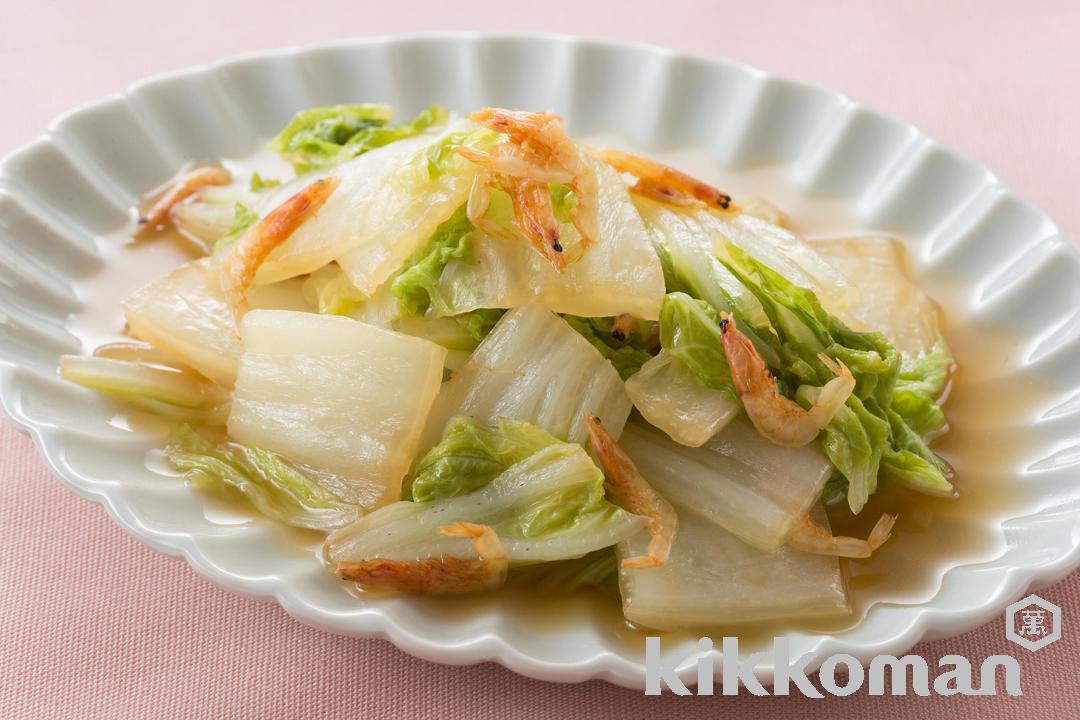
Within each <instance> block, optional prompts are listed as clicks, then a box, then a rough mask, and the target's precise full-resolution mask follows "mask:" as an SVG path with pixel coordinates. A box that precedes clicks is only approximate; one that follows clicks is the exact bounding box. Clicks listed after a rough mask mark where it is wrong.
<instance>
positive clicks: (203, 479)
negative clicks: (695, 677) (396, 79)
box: [60, 105, 956, 629]
mask: <svg viewBox="0 0 1080 720" xmlns="http://www.w3.org/2000/svg"><path fill="white" fill-rule="evenodd" d="M270 148H271V149H272V151H273V152H275V153H277V154H278V155H279V156H280V157H281V158H282V159H284V160H285V161H287V162H288V163H290V164H291V165H292V172H291V173H290V174H291V175H292V177H280V178H264V177H262V176H260V175H258V174H255V175H252V176H251V177H239V176H237V175H236V174H235V173H232V172H229V171H228V170H226V169H225V167H223V166H221V165H218V164H210V165H204V166H197V167H194V168H193V169H190V170H189V171H188V172H186V173H185V174H183V175H182V176H181V177H179V178H178V179H177V180H176V181H175V183H174V184H172V185H171V186H170V187H168V188H167V189H166V190H165V191H164V192H163V193H161V194H159V196H158V197H157V198H156V200H155V201H153V202H151V203H148V205H149V207H148V208H146V209H145V210H144V212H143V214H142V219H141V223H140V226H139V228H138V229H137V230H136V231H135V233H134V237H133V239H132V242H135V243H153V242H158V243H165V242H176V241H178V240H180V239H182V240H183V241H184V242H188V243H194V244H196V245H197V246H198V247H199V248H200V255H201V256H200V257H198V258H196V259H193V260H192V261H190V262H188V263H186V264H184V265H181V266H180V267H176V268H175V269H174V270H173V271H172V272H171V273H169V274H168V275H166V276H165V277H162V278H160V279H157V280H155V281H154V282H151V283H150V284H149V285H147V286H146V287H144V288H142V289H141V290H139V291H138V292H136V293H135V294H134V295H132V296H131V297H129V298H128V299H127V300H126V301H125V302H124V303H123V313H124V316H125V318H126V322H127V325H126V334H127V336H128V337H127V339H125V340H124V341H123V342H114V343H110V344H107V345H104V346H102V347H99V348H97V350H96V351H95V352H94V353H93V354H92V355H90V356H67V357H64V358H63V359H62V360H61V364H60V372H61V373H62V374H63V376H64V377H66V378H68V379H69V380H72V381H74V382H77V383H80V384H82V385H85V386H88V387H91V388H94V389H96V390H99V391H101V392H104V393H107V394H109V395H111V396H114V397H115V398H117V399H119V400H121V401H124V402H127V403H129V404H130V405H132V406H135V407H136V408H137V409H138V410H141V411H146V412H150V413H154V414H156V415H159V416H163V417H164V418H167V419H168V422H169V424H170V426H175V427H174V430H173V431H172V433H171V435H170V438H169V440H168V445H167V447H166V448H165V453H166V456H167V457H168V459H169V461H170V462H171V463H172V464H173V466H174V467H175V468H176V469H177V470H178V471H179V472H181V473H182V474H183V475H184V476H185V477H186V478H187V480H188V482H190V483H191V484H192V485H194V486H197V487H198V488H200V489H201V490H204V491H206V492H212V493H215V494H218V495H221V496H224V497H226V498H230V499H232V500H235V501H237V502H242V503H245V504H247V505H248V506H249V507H250V508H251V509H252V510H254V511H257V512H258V513H261V514H262V515H265V516H266V517H268V518H270V519H272V520H273V521H276V522H279V523H284V524H286V525H291V526H295V527H300V528H307V529H310V530H313V531H319V532H323V533H326V536H325V542H324V544H323V551H322V557H323V560H324V562H325V565H326V567H327V568H328V570H329V572H331V573H333V574H335V575H336V576H338V577H339V578H341V579H342V580H343V581H347V582H351V583H356V584H357V585H358V586H359V588H360V589H361V590H363V591H365V592H370V593H384V592H397V593H430V594H439V593H478V592H492V591H498V589H499V588H500V587H501V586H503V585H504V584H506V583H508V582H518V581H521V582H529V583H536V584H537V586H538V587H544V588H546V589H547V590H570V589H575V588H579V587H583V586H599V587H604V588H608V589H613V590H614V591H615V592H617V593H619V595H620V596H621V601H622V607H623V611H624V614H625V616H626V618H627V619H628V620H630V621H632V622H634V623H637V624H639V625H641V626H644V627H649V628H659V629H666V628H676V627H686V626H706V625H718V624H724V625H729V624H733V623H742V622H756V621H762V620H774V619H799V618H806V617H820V616H831V615H844V614H847V613H850V612H851V609H850V608H851V606H850V603H849V598H848V594H847V589H846V587H845V577H844V573H843V572H842V566H841V562H847V561H846V560H842V559H844V558H865V557H868V556H870V555H871V554H872V553H874V552H875V551H876V550H877V549H878V548H879V547H880V546H881V545H882V544H883V543H885V542H887V541H888V540H889V538H890V535H891V532H892V529H893V523H894V522H895V515H893V514H891V513H889V514H884V515H881V516H880V517H877V518H873V519H872V520H873V522H872V523H870V524H868V527H869V526H870V525H872V530H871V531H869V533H868V534H867V535H866V536H865V537H846V536H838V535H834V534H833V532H832V531H831V530H830V525H829V519H828V518H829V516H830V515H831V516H832V517H834V518H835V517H836V513H843V514H858V513H860V512H864V508H865V506H866V503H867V500H868V498H869V497H870V496H871V495H873V494H874V493H875V492H876V491H877V490H878V489H879V488H880V487H883V486H884V485H887V484H891V485H894V486H897V487H902V488H905V489H906V490H905V492H911V493H921V494H926V495H931V496H937V497H940V498H943V499H951V498H954V497H955V496H956V493H955V490H954V485H953V478H952V471H951V470H950V467H949V466H948V464H947V463H946V462H945V461H944V460H943V459H942V458H941V457H939V456H938V455H937V454H935V452H934V450H933V449H931V443H932V442H933V441H934V439H935V438H936V437H938V436H939V435H940V434H941V433H943V432H945V430H946V421H945V415H944V414H943V411H942V408H941V403H942V402H943V399H944V396H945V394H946V391H947V386H948V384H949V380H950V375H951V373H952V371H953V360H952V356H951V355H950V352H949V348H948V347H947V345H946V343H945V341H944V339H943V337H942V334H941V330H940V327H939V318H938V312H937V308H936V306H935V305H934V304H933V303H932V302H931V301H930V300H929V299H928V298H927V297H926V296H925V295H923V294H922V292H920V290H919V289H918V288H917V287H915V286H914V285H913V284H912V283H911V282H910V281H909V280H908V279H907V277H906V276H905V274H904V268H903V257H902V252H901V249H900V247H899V246H898V245H897V243H896V242H895V241H893V240H890V239H887V238H881V237H867V238H843V239H835V240H828V239H826V240H812V241H808V240H804V239H802V238H800V237H798V236H797V235H796V234H795V233H794V232H792V231H791V230H790V229H789V227H788V225H789V223H788V220H787V218H786V216H785V215H784V214H783V213H782V212H781V211H780V210H779V209H777V208H776V207H774V206H772V205H771V204H769V203H768V202H767V201H765V200H762V199H755V198H745V199H743V198H732V197H730V196H729V195H727V194H725V193H723V192H721V191H720V190H718V189H716V188H714V187H712V186H710V185H708V184H706V183H704V182H702V181H700V180H698V179H696V178H693V177H691V176H689V175H686V174H684V173H682V172H680V171H678V170H676V169H674V168H671V167H668V166H665V165H662V164H659V163H657V162H655V161H653V160H650V159H647V158H645V157H642V156H639V155H635V154H632V153H629V152H626V151H623V150H615V149H605V148H597V147H588V146H586V145H583V144H579V143H577V142H575V141H574V140H572V139H571V138H570V137H569V136H568V135H567V133H566V131H565V129H564V125H563V121H562V119H561V118H559V117H557V116H554V115H551V114H549V113H533V112H522V111H514V110H503V109H497V108H485V109H481V110H478V111H476V112H473V113H471V114H469V115H468V116H467V117H465V118H459V119H457V118H453V117H451V116H450V114H449V113H448V112H447V111H446V110H444V109H443V108H441V107H438V106H433V107H431V108H429V109H428V110H426V111H424V112H423V113H421V114H420V115H418V116H416V117H415V118H412V119H411V120H408V121H406V122H399V123H395V122H394V121H393V120H392V118H391V113H390V109H389V108H387V107H385V106H382V105H341V106H333V107H322V108H315V109H311V110H307V111H304V112H301V113H299V114H298V115H297V116H296V117H295V118H294V119H293V121H292V122H291V123H289V125H288V126H287V127H286V128H285V129H284V130H282V132H281V133H280V134H279V135H278V136H277V137H275V138H273V140H272V141H271V142H270ZM896 510H900V511H902V508H896ZM893 542H897V540H896V539H894V540H893Z"/></svg>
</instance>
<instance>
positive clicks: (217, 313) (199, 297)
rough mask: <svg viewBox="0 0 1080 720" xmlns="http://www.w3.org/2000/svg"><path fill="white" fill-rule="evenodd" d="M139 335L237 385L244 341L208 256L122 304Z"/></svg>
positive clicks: (219, 381)
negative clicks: (237, 331)
mask: <svg viewBox="0 0 1080 720" xmlns="http://www.w3.org/2000/svg"><path fill="white" fill-rule="evenodd" d="M123 307H124V317H125V318H126V319H127V323H128V327H129V328H130V330H131V332H132V334H133V335H135V337H137V338H139V339H141V340H145V341H146V342H148V343H150V344H152V345H154V346H156V347H159V348H161V349H162V350H165V351H166V352H168V353H169V354H171V355H174V356H175V357H176V358H177V359H179V360H180V361H182V362H184V363H186V364H188V365H190V366H191V367H193V368H195V369H196V370H198V371H199V372H201V373H202V374H203V375H205V376H206V377H208V378H210V379H211V380H213V381H214V382H216V383H217V384H219V385H221V386H222V387H226V388H228V387H232V385H233V382H234V380H235V379H236V364H237V362H238V360H239V358H240V340H239V338H238V337H237V334H236V325H235V323H234V322H233V316H232V311H231V310H230V309H229V306H228V304H226V302H225V296H224V294H223V293H222V291H221V283H220V282H219V281H218V277H217V274H216V273H215V272H214V271H213V269H212V267H211V265H210V261H209V260H208V259H202V260H196V261H194V262H190V263H187V264H186V265H181V266H180V267H178V268H177V269H176V270H173V271H172V272H171V273H170V274H169V275H167V276H165V277H164V278H162V279H161V280H158V281H157V282H154V283H151V284H150V285H147V286H146V287H144V288H143V289H142V290H139V291H138V292H136V293H135V294H134V295H132V296H131V297H129V298H128V299H127V300H125V301H124V303H123Z"/></svg>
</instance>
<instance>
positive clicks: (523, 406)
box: [420, 302, 630, 450]
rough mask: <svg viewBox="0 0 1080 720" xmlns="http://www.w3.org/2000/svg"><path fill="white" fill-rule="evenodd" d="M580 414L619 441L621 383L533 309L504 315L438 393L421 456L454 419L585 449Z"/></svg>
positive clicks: (624, 411)
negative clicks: (506, 422)
mask: <svg viewBox="0 0 1080 720" xmlns="http://www.w3.org/2000/svg"><path fill="white" fill-rule="evenodd" d="M586 412H590V413H593V414H594V415H596V416H598V417H599V418H600V419H601V420H602V421H603V423H604V426H605V427H606V428H607V429H608V431H609V432H610V433H611V434H612V435H613V436H618V434H619V433H620V432H622V426H623V423H625V422H626V418H627V415H629V413H630V399H629V398H628V397H627V396H626V392H625V390H624V389H623V383H622V379H621V378H620V377H619V374H618V373H617V372H616V371H615V368H614V367H613V366H612V365H611V363H610V362H608V361H607V360H606V359H605V358H604V356H603V355H601V354H600V351H598V350H597V349H596V348H595V347H593V346H592V344H590V343H589V341H588V340H586V339H585V338H583V337H582V336H581V335H579V334H578V333H576V332H574V331H573V330H572V329H571V328H570V326H569V325H567V324H566V322H565V321H564V320H563V319H562V318H560V317H559V316H558V315H555V314H553V313H552V312H551V311H549V310H547V309H546V308H545V307H543V306H542V305H540V304H539V303H535V302H534V303H530V304H528V305H525V306H524V307H520V308H515V309H514V310H511V311H510V312H508V313H506V314H505V315H504V316H503V317H502V319H501V320H499V323H498V324H497V325H496V326H495V329H494V330H492V331H491V334H490V335H488V336H487V338H485V339H484V341H483V342H482V343H480V345H479V347H477V348H476V351H475V352H473V354H472V357H470V358H469V362H468V363H466V365H465V366H464V367H462V368H461V369H460V370H458V371H457V372H456V373H455V374H454V376H453V377H452V378H451V379H450V380H449V381H448V382H446V383H445V384H444V385H443V387H442V390H441V391H440V392H439V396H438V397H437V398H436V400H435V406H434V407H433V408H432V411H431V415H430V417H429V418H428V423H427V427H426V428H425V430H424V439H423V441H422V442H421V444H420V448H421V450H426V449H428V448H431V447H433V446H434V445H435V444H436V443H437V442H438V441H439V438H441V437H442V435H443V431H444V430H445V428H446V426H447V424H448V423H449V421H450V419H451V418H452V417H454V416H455V415H468V416H470V417H473V418H476V419H477V420H480V421H481V422H485V423H493V422H495V420H496V419H497V418H500V417H501V418H510V419H514V420H523V421H525V422H531V423H533V424H534V425H538V426H539V427H541V428H543V429H544V430H546V431H547V432H549V433H551V434H552V435H554V436H556V437H558V438H560V439H566V440H569V441H570V442H580V443H583V442H585V439H586V437H587V436H588V431H587V429H586V427H585V424H584V420H583V415H584V413H586Z"/></svg>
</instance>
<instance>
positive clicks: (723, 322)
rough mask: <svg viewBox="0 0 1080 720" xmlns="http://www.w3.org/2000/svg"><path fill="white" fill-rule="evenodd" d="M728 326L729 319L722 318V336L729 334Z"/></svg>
mask: <svg viewBox="0 0 1080 720" xmlns="http://www.w3.org/2000/svg"><path fill="white" fill-rule="evenodd" d="M727 326H728V319H727V318H720V334H721V335H722V334H724V333H726V332H727Z"/></svg>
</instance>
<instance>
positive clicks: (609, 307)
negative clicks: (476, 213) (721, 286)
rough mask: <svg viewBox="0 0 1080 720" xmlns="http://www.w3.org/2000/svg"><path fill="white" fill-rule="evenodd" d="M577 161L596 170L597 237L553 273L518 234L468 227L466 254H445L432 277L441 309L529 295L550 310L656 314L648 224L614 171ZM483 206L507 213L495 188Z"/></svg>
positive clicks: (657, 280) (658, 283)
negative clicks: (469, 254)
mask: <svg viewBox="0 0 1080 720" xmlns="http://www.w3.org/2000/svg"><path fill="white" fill-rule="evenodd" d="M585 162H588V163H591V165H592V166H593V168H594V169H595V170H596V178H597V182H598V185H599V192H598V202H599V226H600V235H599V239H598V242H596V243H595V244H594V245H593V246H592V247H590V248H589V250H588V251H587V252H586V253H585V254H584V255H583V256H582V257H581V259H579V260H577V261H576V262H574V263H571V264H569V265H567V267H566V269H565V270H564V271H563V272H561V273H560V272H559V271H558V270H556V269H555V268H554V267H553V266H552V264H551V263H550V262H549V261H548V260H546V259H545V258H544V257H542V256H541V255H540V254H539V253H537V252H536V251H535V250H534V249H533V248H532V247H531V246H530V244H529V243H528V242H527V241H526V240H525V239H524V238H521V239H519V241H513V240H509V239H506V238H501V237H494V236H492V235H488V234H485V233H482V232H474V233H473V237H472V245H473V260H472V261H471V262H469V261H465V260H452V261H451V262H449V263H447V265H446V268H445V269H444V270H443V273H442V275H441V276H440V279H439V286H438V295H439V296H440V299H441V301H442V302H443V303H445V305H446V307H447V308H448V309H450V313H449V314H458V313H462V312H466V311H469V310H473V309H475V308H510V307H519V306H521V305H524V304H526V303H527V302H529V301H530V300H532V299H535V300H537V301H539V302H540V303H541V304H543V305H544V306H546V307H547V308H548V309H549V310H552V311H553V312H557V313H567V314H570V315H580V316H582V317H605V316H612V315H620V314H622V313H629V314H631V315H634V316H635V317H639V318H643V319H646V320H655V319H656V318H657V317H658V315H659V312H660V302H661V300H662V299H663V296H664V276H663V269H662V268H661V265H660V260H659V258H658V257H657V256H656V252H655V250H653V247H652V243H651V241H650V239H649V234H648V230H647V229H646V227H645V224H644V223H643V222H642V220H641V217H640V216H639V215H638V213H637V211H636V210H635V208H634V205H633V203H632V202H631V201H630V194H629V193H628V192H627V190H626V184H625V183H624V182H623V180H622V178H621V177H620V176H619V174H618V173H617V172H615V170H614V169H612V168H611V167H610V166H609V165H606V164H604V163H602V162H599V161H598V160H594V159H591V158H590V159H587V160H586V161H585ZM500 201H506V202H505V203H501V204H500ZM501 205H505V206H506V207H502V206H501ZM488 212H489V214H500V212H501V213H502V214H505V215H506V216H508V217H509V216H510V214H511V212H512V211H511V210H510V209H509V202H508V200H507V199H506V197H505V195H501V194H498V193H495V194H494V195H493V198H492V207H491V208H490V209H489V211H488ZM560 233H561V237H560V242H562V243H563V244H564V245H565V246H566V247H572V246H573V245H574V244H575V243H576V242H577V241H578V238H579V237H580V235H579V234H578V232H577V230H576V229H575V228H574V226H573V225H572V224H571V223H569V222H563V223H560Z"/></svg>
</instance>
